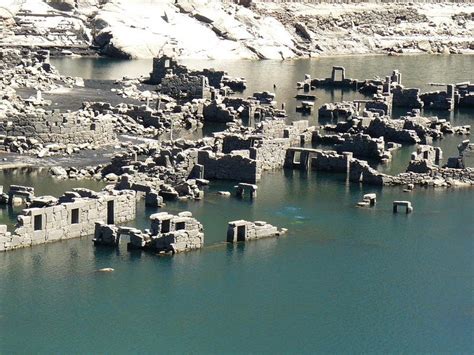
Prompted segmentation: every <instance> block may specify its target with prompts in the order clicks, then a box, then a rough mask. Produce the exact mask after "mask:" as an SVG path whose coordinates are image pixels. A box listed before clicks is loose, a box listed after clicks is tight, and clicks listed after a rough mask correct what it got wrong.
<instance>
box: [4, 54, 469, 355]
mask: <svg viewBox="0 0 474 355" xmlns="http://www.w3.org/2000/svg"><path fill="white" fill-rule="evenodd" d="M404 58H405V57H404ZM411 58H412V57H407V58H405V59H403V58H401V59H400V58H395V59H392V58H389V57H378V58H377V60H376V59H375V58H364V61H365V62H363V61H362V60H361V59H352V58H338V59H337V60H336V59H334V60H333V64H340V63H341V59H343V60H345V61H346V62H344V63H343V65H346V67H348V68H349V65H351V63H354V65H356V64H357V63H358V64H357V65H358V66H359V68H360V69H358V70H360V71H361V72H360V73H355V74H354V75H352V74H351V73H348V75H350V76H353V77H366V76H370V75H371V73H372V72H371V70H373V71H374V70H375V69H376V67H377V68H378V71H377V73H379V72H380V71H383V72H385V71H386V70H385V68H387V67H391V66H392V64H393V63H392V62H390V61H392V60H397V61H399V62H398V63H399V64H400V67H399V69H400V68H401V64H403V63H406V66H407V68H408V67H410V65H411V66H412V65H414V64H413V63H416V62H413V59H411ZM423 58H425V57H423ZM429 58H432V61H431V62H430V63H431V68H436V72H435V70H434V69H431V70H432V71H433V72H435V74H433V75H434V76H438V75H440V77H439V78H436V77H434V78H433V80H432V81H442V80H443V78H444V79H445V80H446V81H448V80H453V81H454V80H456V81H458V80H459V81H460V80H461V79H462V78H460V77H461V76H462V71H464V74H463V75H464V76H468V75H470V74H471V73H472V68H473V64H474V62H473V59H474V57H459V56H456V57H454V56H450V57H429ZM327 60H328V61H329V59H327ZM385 60H387V61H388V63H387V62H385ZM404 60H406V61H407V62H405V61H404ZM424 60H425V61H428V62H429V60H428V59H424ZM446 61H448V62H449V61H455V62H456V65H459V69H458V70H451V69H449V70H450V72H449V73H451V74H446V76H445V77H443V75H441V74H439V71H441V70H448V69H446V65H445V64H446ZM457 61H460V62H457ZM133 63H134V62H132V63H131V64H130V65H132V64H133ZM302 63H303V64H301V65H304V66H314V67H315V68H319V67H320V65H321V61H314V62H310V63H305V62H302ZM364 63H365V67H366V68H367V75H363V74H364V73H363V70H364ZM410 63H411V64H410ZM443 63H444V64H443ZM462 63H464V64H463V65H464V66H463V65H462ZM135 64H136V63H135ZM135 64H133V65H135ZM265 64H268V68H269V69H268V71H269V72H270V69H271V68H273V66H284V68H287V67H286V66H291V65H292V64H284V63H281V62H257V63H256V62H242V63H241V65H242V66H244V67H245V66H247V69H246V70H247V72H246V73H241V75H243V76H246V77H247V79H248V80H249V81H250V80H251V79H252V78H253V79H254V80H255V82H257V84H255V85H262V86H263V83H261V82H260V81H258V80H259V79H258V77H256V76H250V75H248V73H250V72H251V71H252V70H254V71H255V73H259V72H261V71H262V69H259V70H258V68H264V65H265ZM327 65H329V64H327ZM215 66H216V67H217V65H215ZM252 66H255V67H256V68H254V69H252V68H251V67H252ZM111 67H113V65H111ZM369 68H372V69H370V70H369ZM466 68H467V69H466ZM147 70H149V69H147ZM239 70H240V72H242V71H243V70H242V68H240V69H239ZM318 70H319V69H318ZM348 70H349V69H348ZM304 71H306V68H303V69H302V72H303V73H304ZM321 71H322V72H323V73H326V72H327V70H325V69H324V70H322V68H321ZM426 71H427V69H426V65H423V66H421V67H420V68H419V69H417V68H415V67H412V72H413V75H418V74H417V73H422V72H426ZM271 72H273V71H271ZM460 72H461V74H460ZM233 74H234V73H233ZM235 74H237V73H235ZM404 74H405V73H404ZM455 74H456V75H459V79H456V78H455V77H454V76H453V75H455ZM272 75H273V74H272ZM420 75H421V74H420ZM301 76H302V75H300V74H299V73H296V74H295V73H293V72H291V71H289V70H282V71H280V77H281V81H279V82H277V85H278V90H280V88H283V87H284V85H290V84H289V83H292V82H293V81H296V80H300V77H301ZM313 76H316V75H313ZM296 77H298V78H297V79H296ZM405 77H406V74H405ZM293 79H294V80H293ZM262 80H263V79H262ZM427 80H428V79H427ZM427 80H426V81H427ZM271 81H273V78H270V81H268V80H267V85H266V87H267V88H268V87H269V83H271ZM284 83H288V84H284ZM288 90H289V89H288ZM291 90H293V89H291ZM293 94H294V90H293V91H291V92H289V91H288V92H287V93H286V95H287V96H289V95H293ZM452 120H460V121H463V122H464V121H466V122H469V121H470V120H472V113H470V112H467V113H461V114H460V113H454V114H453V116H452ZM450 139H451V138H450ZM457 139H462V137H453V138H452V140H453V141H452V142H451V143H449V144H455V143H456V142H457ZM445 142H447V141H446V140H444V141H442V144H445ZM446 144H447V145H449V144H448V143H446ZM412 148H413V147H408V148H407V149H406V151H405V150H403V151H401V152H400V153H401V155H404V154H406V152H408V151H410V150H413V149H412ZM406 163H407V161H405V158H403V159H399V160H398V161H397V160H395V161H394V163H393V164H394V165H396V166H402V165H403V166H406ZM396 168H397V169H398V168H399V167H396ZM394 169H395V168H394ZM12 181H18V182H20V183H29V184H30V185H34V186H36V187H37V189H38V192H40V193H52V194H59V193H61V192H62V191H63V190H66V189H70V188H71V187H72V186H76V185H78V184H79V183H78V182H70V181H68V182H54V180H52V179H50V178H47V177H46V176H45V175H44V173H39V174H38V175H37V176H34V177H27V176H23V174H19V175H11V174H10V175H5V174H3V175H2V174H0V184H4V185H8V184H9V183H11V182H12ZM81 184H82V185H83V186H89V187H93V188H99V187H100V186H99V184H96V183H93V182H81ZM71 185H72V186H71ZM233 185H234V183H232V182H213V183H212V184H211V186H210V187H209V189H208V190H206V198H205V199H204V200H202V201H192V202H177V203H171V204H168V205H167V206H166V207H165V208H163V209H162V210H163V211H168V212H171V213H174V212H179V211H182V210H190V211H192V212H193V214H194V216H195V217H196V218H198V219H199V220H200V221H201V222H202V223H203V225H204V228H205V233H206V234H205V238H206V241H205V245H206V247H205V248H204V249H202V250H200V251H195V252H190V253H187V254H181V255H176V256H174V257H159V256H155V255H152V254H147V253H139V252H134V253H130V252H127V250H126V240H123V241H122V244H121V246H120V248H119V249H117V250H115V249H104V248H99V249H98V248H94V247H93V245H92V242H91V238H82V239H76V240H70V241H65V242H59V243H53V244H48V245H42V246H36V247H33V248H29V249H23V250H17V251H13V252H8V253H0V353H130V352H133V353H152V352H153V353H156V352H161V353H184V352H186V353H191V352H192V353H249V352H253V353H315V352H325V353H328V352H330V353H343V352H344V353H347V352H349V353H355V352H374V353H381V352H397V353H399V352H408V353H413V352H445V353H446V352H449V353H460V352H465V353H472V352H474V283H473V276H472V275H473V272H474V261H473V251H474V243H473V238H474V222H473V217H474V213H473V210H474V194H473V190H472V189H457V190H445V189H417V190H415V191H413V192H410V193H404V192H402V189H401V188H398V187H397V188H383V189H381V188H373V187H368V186H359V185H358V184H348V183H346V181H345V180H344V177H343V176H340V175H328V174H323V173H318V174H315V173H309V174H305V173H303V172H299V171H294V172H292V171H277V172H273V173H266V174H265V175H264V176H263V179H262V181H261V182H260V183H259V190H258V197H257V199H256V200H254V201H248V200H245V199H244V200H239V199H236V198H233V197H231V198H226V197H222V196H218V195H217V194H216V193H215V192H216V191H219V190H229V191H230V190H231V189H232V186H233ZM369 192H376V193H377V196H378V200H377V205H376V206H375V207H374V208H370V209H369V208H367V209H361V208H357V207H355V205H356V203H357V202H358V201H360V200H361V198H362V196H363V194H365V193H369ZM399 199H406V200H410V201H412V203H413V206H414V212H413V213H412V214H410V215H405V214H403V213H400V214H393V213H392V201H394V200H399ZM154 212H156V210H155V209H145V208H144V207H143V206H142V205H140V207H139V213H138V215H139V217H138V218H137V220H136V221H134V222H132V223H130V225H136V226H139V227H140V228H146V227H148V226H149V222H148V216H149V215H150V214H151V213H154ZM5 213H6V212H5ZM7 219H8V218H5V220H7ZM235 219H249V220H264V221H267V222H269V223H272V224H275V225H277V226H279V227H286V228H288V229H289V232H288V234H287V235H285V236H282V237H279V238H275V239H267V240H259V241H255V242H250V243H247V244H245V245H243V244H239V245H227V244H226V243H224V241H225V238H226V228H227V222H228V221H231V220H235ZM103 267H112V268H114V269H115V271H114V272H113V273H97V272H96V270H97V269H100V268H103Z"/></svg>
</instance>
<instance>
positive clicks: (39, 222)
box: [33, 214, 43, 231]
mask: <svg viewBox="0 0 474 355" xmlns="http://www.w3.org/2000/svg"><path fill="white" fill-rule="evenodd" d="M33 222H34V223H33V224H34V230H35V231H40V230H42V229H43V216H42V215H40V214H39V215H37V216H35V217H34V219H33Z"/></svg>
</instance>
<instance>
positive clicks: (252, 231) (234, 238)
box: [227, 220, 286, 243]
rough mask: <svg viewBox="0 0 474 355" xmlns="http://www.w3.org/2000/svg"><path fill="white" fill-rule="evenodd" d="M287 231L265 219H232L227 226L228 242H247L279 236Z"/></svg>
mask: <svg viewBox="0 0 474 355" xmlns="http://www.w3.org/2000/svg"><path fill="white" fill-rule="evenodd" d="M285 232H286V229H281V230H279V229H278V228H277V227H275V226H272V225H271V224H269V223H267V222H264V221H255V222H249V221H244V220H238V221H232V222H229V224H228V227H227V242H229V243H235V242H246V241H249V240H253V239H260V238H269V237H277V236H279V235H281V234H283V233H285Z"/></svg>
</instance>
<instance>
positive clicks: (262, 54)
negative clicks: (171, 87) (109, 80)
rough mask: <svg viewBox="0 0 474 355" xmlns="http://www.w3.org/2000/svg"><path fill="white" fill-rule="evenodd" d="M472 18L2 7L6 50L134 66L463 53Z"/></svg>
mask: <svg viewBox="0 0 474 355" xmlns="http://www.w3.org/2000/svg"><path fill="white" fill-rule="evenodd" d="M53 2H54V7H52V6H50V5H53V4H52V3H53ZM59 9H61V10H66V11H60V10H59ZM20 10H21V11H20ZM473 12H474V5H472V4H470V3H467V2H466V3H461V4H452V3H446V4H425V3H416V4H414V5H400V4H376V3H354V4H307V3H298V2H285V3H277V2H275V3H269V2H256V7H254V8H252V9H248V8H245V7H242V6H238V5H235V4H233V3H231V2H230V1H229V2H226V3H223V2H221V1H218V0H177V1H176V0H0V46H2V45H3V46H15V45H32V46H46V47H48V46H51V47H53V46H54V47H59V48H61V47H67V48H69V47H71V48H86V49H87V47H88V46H89V45H91V44H96V45H98V46H99V47H100V48H101V51H103V52H104V53H105V54H107V55H110V56H119V57H126V58H149V57H154V56H156V55H157V54H159V53H160V52H162V51H164V52H166V53H168V54H170V52H171V53H173V54H175V55H178V56H180V57H181V58H197V59H207V58H211V59H257V58H261V59H286V58H294V57H301V56H319V55H338V54H369V53H387V52H390V53H392V54H398V53H412V52H428V53H432V52H435V53H464V52H469V51H471V52H472V51H473V50H474V41H473V40H472V38H474V21H473V20H472V16H469V14H471V13H473ZM460 13H465V14H466V16H464V15H462V16H459V14H460ZM41 14H44V15H47V16H38V15H41ZM399 14H400V16H399V18H397V16H398V15H399ZM14 15H16V16H17V17H16V19H17V23H15V21H14V20H13V16H14ZM412 15H414V16H412ZM463 16H464V17H463ZM407 17H408V18H407ZM18 19H19V21H18ZM394 20H396V22H394ZM389 23H390V24H389ZM15 26H17V27H18V26H20V27H21V28H20V29H19V31H16V33H15V32H14V31H13V30H14V29H15Z"/></svg>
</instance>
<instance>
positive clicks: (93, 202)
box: [0, 188, 136, 251]
mask: <svg viewBox="0 0 474 355" xmlns="http://www.w3.org/2000/svg"><path fill="white" fill-rule="evenodd" d="M13 195H15V194H13ZM135 216H136V193H135V191H131V190H124V191H116V190H104V191H101V192H95V191H92V190H87V189H80V188H78V189H73V190H72V191H70V192H66V193H65V194H64V195H63V196H61V197H60V198H59V199H55V198H52V197H46V198H45V197H42V198H32V201H31V204H30V207H28V208H26V209H24V210H23V211H22V212H21V214H20V215H19V216H18V223H17V225H16V226H15V229H14V231H13V232H8V231H7V226H6V225H2V226H0V251H5V250H12V249H17V248H23V247H28V246H32V245H37V244H44V243H49V242H55V241H58V240H65V239H71V238H78V237H83V236H87V235H93V234H94V228H95V227H94V224H95V222H97V221H105V222H106V223H108V224H114V223H124V222H127V221H131V220H133V219H135Z"/></svg>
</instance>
